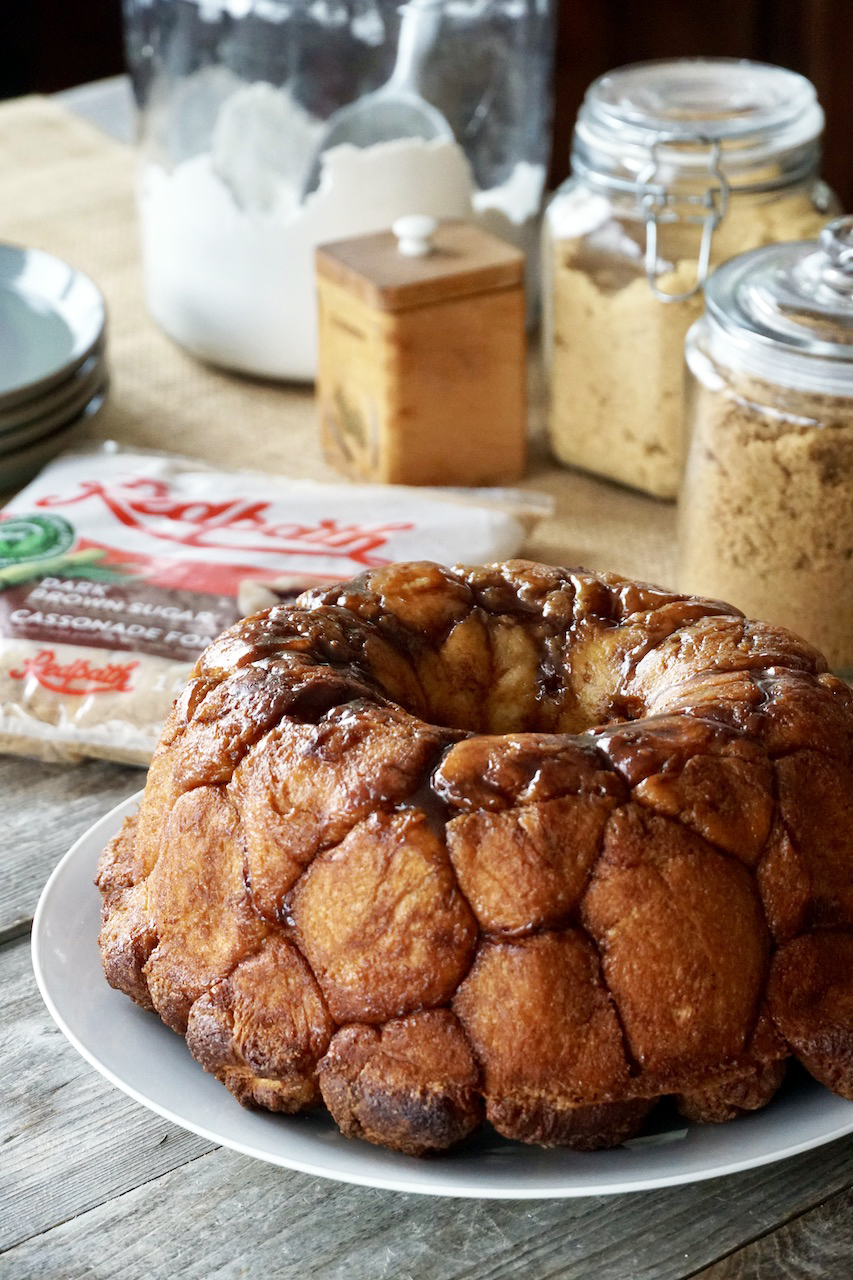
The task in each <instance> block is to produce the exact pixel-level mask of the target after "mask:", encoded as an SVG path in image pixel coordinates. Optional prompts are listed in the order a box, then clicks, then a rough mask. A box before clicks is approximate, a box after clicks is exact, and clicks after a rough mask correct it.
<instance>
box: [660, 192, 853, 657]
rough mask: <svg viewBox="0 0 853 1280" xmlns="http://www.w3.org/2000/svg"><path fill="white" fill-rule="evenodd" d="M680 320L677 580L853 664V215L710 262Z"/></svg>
mask: <svg viewBox="0 0 853 1280" xmlns="http://www.w3.org/2000/svg"><path fill="white" fill-rule="evenodd" d="M705 293H706V311H705V314H704V316H703V317H702V318H701V319H700V320H698V321H697V322H696V324H694V325H693V326H692V328H691V329H690V331H689V333H688V336H687V343H686V358H687V366H688V371H689V372H688V412H687V421H688V432H689V448H688V454H687V465H686V469H685V474H684V482H683V485H682V490H681V495H680V503H679V588H680V589H682V590H684V591H688V592H695V593H697V594H701V595H708V596H712V597H714V598H722V599H725V600H730V601H731V602H732V603H733V604H735V605H737V606H738V607H739V608H740V609H742V610H743V611H744V613H746V614H747V615H749V616H750V617H757V618H761V619H764V620H766V621H768V622H774V623H779V624H781V625H783V626H786V627H789V628H790V629H791V630H794V631H796V632H798V633H800V634H801V635H803V636H805V638H806V639H807V640H810V641H811V642H812V644H814V645H815V646H816V647H817V648H819V649H821V650H822V651H823V653H824V654H825V655H826V657H827V659H828V661H829V664H830V666H831V667H833V668H834V669H835V670H836V671H838V672H839V673H840V674H843V675H846V676H848V678H849V676H850V675H851V674H853V217H847V218H838V219H835V220H834V221H833V222H830V223H829V224H828V225H827V226H826V227H825V228H824V229H823V231H822V232H821V234H820V236H819V238H818V240H817V241H816V242H815V241H806V242H799V243H793V244H778V245H770V246H767V247H765V248H763V249H757V250H753V251H751V252H749V253H745V254H741V255H739V256H738V257H736V258H734V259H732V260H731V261H730V262H727V263H725V264H724V265H723V266H721V267H720V268H718V270H717V271H715V272H714V274H713V275H712V276H711V277H710V279H709V280H708V282H707V285H706V290H705Z"/></svg>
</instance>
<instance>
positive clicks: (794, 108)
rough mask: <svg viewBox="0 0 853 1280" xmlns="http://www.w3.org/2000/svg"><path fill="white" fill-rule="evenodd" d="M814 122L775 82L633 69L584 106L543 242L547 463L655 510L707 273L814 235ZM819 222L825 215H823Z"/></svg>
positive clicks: (810, 108)
mask: <svg viewBox="0 0 853 1280" xmlns="http://www.w3.org/2000/svg"><path fill="white" fill-rule="evenodd" d="M822 127H823V113H822V111H821V109H820V106H819V105H818V103H817V100H816V97H815V90H814V88H813V86H812V85H811V84H810V83H809V82H808V81H807V80H804V79H803V77H802V76H799V75H795V74H794V73H793V72H790V71H787V70H784V69H782V68H780V67H773V66H767V65H764V64H760V63H747V62H743V61H739V60H738V61H735V60H730V59H725V58H703V59H671V60H665V61H661V62H653V63H638V64H635V65H633V66H629V67H622V68H619V69H617V70H615V71H612V72H610V73H609V74H608V75H606V76H602V77H600V78H599V80H597V81H595V82H594V83H593V84H592V85H591V86H590V88H589V89H588V91H587V94H586V97H585V100H584V103H583V105H582V108H581V111H580V114H579V116H578V120H577V123H576V126H575V131H574V137H573V140H572V174H571V177H570V178H569V180H568V181H567V182H566V183H565V184H563V186H562V187H561V188H560V189H559V190H558V191H557V193H556V194H555V195H554V197H553V199H552V200H551V202H550V203H549V206H548V209H547V211H546V215H545V222H544V231H543V264H544V271H545V279H544V287H543V299H544V307H545V317H544V318H545V325H544V329H545V355H546V363H547V365H548V370H549V380H550V396H549V416H548V430H549V437H550V443H551V448H552V450H553V453H554V455H555V457H556V458H557V459H558V460H559V461H560V462H563V463H567V464H569V465H572V466H576V467H580V468H582V469H583V470H585V471H589V472H592V473H593V474H597V475H600V476H604V477H606V478H607V479H610V480H615V481H617V482H619V483H620V484H624V485H628V486H629V487H631V488H634V489H638V490H640V491H642V492H645V493H648V494H651V495H653V496H655V497H659V498H669V499H672V498H674V497H675V496H676V495H677V493H678V488H679V483H680V480H681V474H682V468H683V462H684V457H683V422H684V388H683V378H682V353H683V350H684V339H685V335H686V333H687V331H688V329H689V328H690V325H691V324H692V323H693V322H694V321H695V320H696V319H698V317H699V316H700V315H701V313H702V286H703V284H704V281H705V278H706V275H707V273H708V272H709V271H710V269H712V268H713V267H715V266H716V265H718V264H720V263H723V262H726V261H727V260H728V259H730V258H732V257H733V256H735V255H736V254H739V253H742V252H744V251H745V250H748V249H754V248H758V247H760V246H762V245H767V244H773V243H776V242H778V241H785V240H798V239H806V238H813V237H814V236H816V235H817V234H818V233H819V231H820V229H821V227H822V226H823V224H824V222H825V221H826V218H827V216H829V213H831V212H833V211H834V210H833V203H834V197H833V196H832V195H831V193H830V192H829V191H828V189H827V188H826V187H825V185H824V184H823V183H822V182H821V181H820V180H819V177H818V164H819V155H820V151H819V142H820V134H821V130H822ZM828 210H829V213H828V212H827V211H828Z"/></svg>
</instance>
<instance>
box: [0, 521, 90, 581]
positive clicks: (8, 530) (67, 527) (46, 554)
mask: <svg viewBox="0 0 853 1280" xmlns="http://www.w3.org/2000/svg"><path fill="white" fill-rule="evenodd" d="M73 544H74V526H73V525H71V524H69V522H68V521H67V520H64V519H63V518H62V516H54V515H48V516H43V515H22V516H10V518H9V519H8V520H0V568H6V567H7V566H9V565H25V564H36V563H38V561H40V560H55V559H56V558H57V557H58V556H62V555H64V554H65V552H66V551H67V550H68V549H69V547H71V546H73Z"/></svg>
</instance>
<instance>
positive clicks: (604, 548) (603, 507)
mask: <svg viewBox="0 0 853 1280" xmlns="http://www.w3.org/2000/svg"><path fill="white" fill-rule="evenodd" d="M134 176H135V158H134V154H133V151H132V149H131V148H129V147H126V146H124V145H123V144H121V143H118V142H115V141H113V140H112V139H111V138H108V137H106V136H105V135H104V134H103V133H102V132H101V131H100V130H98V129H96V128H94V127H93V126H91V125H89V124H87V123H85V122H83V121H81V120H79V119H77V118H76V117H74V116H72V115H71V114H70V113H69V112H68V111H67V110H66V109H65V108H63V107H61V106H59V105H58V104H57V103H55V102H53V101H51V100H49V99H45V98H40V97H28V98H21V99H17V100H14V101H11V102H8V103H5V104H3V105H2V106H0V239H2V240H5V241H8V242H12V243H16V244H21V245H27V246H30V247H34V248H40V249H45V250H48V251H49V252H51V253H54V254H57V255H58V256H59V257H61V258H63V259H65V260H66V261H67V262H69V263H71V264H72V265H73V266H75V267H78V268H79V269H80V270H82V271H85V272H86V273H87V274H88V275H90V276H91V277H92V279H93V280H95V281H96V283H97V284H98V286H99V287H100V289H101V290H102V291H103V294H104V296H105V298H106V301H107V307H108V312H109V332H108V350H109V363H110V368H111V373H112V385H111V391H110V396H109V400H108V402H107V405H106V406H105V408H104V409H103V410H102V412H101V413H100V414H99V415H98V416H97V417H96V418H95V419H94V420H93V421H92V422H91V423H90V424H88V425H87V426H86V427H85V428H84V429H83V432H82V436H81V435H78V436H76V437H75V439H79V438H87V437H93V438H100V439H113V440H117V441H120V442H121V443H126V444H132V445H143V446H146V447H148V448H154V449H159V450H170V451H177V452H180V453H183V454H186V455H189V456H192V457H197V458H203V459H205V460H207V461H208V462H211V463H215V464H218V465H229V466H240V467H252V468H256V469H261V470H264V471H267V472H279V473H282V474H285V475H289V476H293V477H307V478H312V479H317V480H340V479H341V477H340V476H338V475H337V473H336V472H334V471H332V470H331V468H329V467H328V466H327V465H326V464H325V462H324V461H323V458H322V455H321V452H320V447H319V441H318V432H317V424H316V416H315V409H314V399H313V393H312V391H311V390H310V389H304V388H298V387H292V386H284V385H280V384H273V383H266V382H259V381H256V380H252V379H248V378H241V377H238V376H234V375H232V374H227V373H222V372H219V371H217V370H214V369H211V368H209V367H207V366H205V365H204V364H201V363H200V362H199V361H197V360H195V359H194V358H193V357H191V356H189V355H187V354H186V353H185V352H183V351H182V350H181V349H180V348H179V347H177V346H176V345H175V344H174V343H173V342H171V341H170V340H169V339H168V338H167V337H165V335H164V334H162V333H161V332H160V330H159V329H158V328H157V327H156V325H155V324H154V323H153V321H151V320H150V318H149V316H148V314H147V311H146V308H145V302H144V298H143V293H142V273H141V266H140V251H139V235H138V226H137V218H136V209H135V203H134ZM543 404H544V391H543V387H542V381H541V377H540V375H539V372H538V368H537V366H536V362H535V360H534V361H532V365H531V388H530V433H531V450H530V463H529V468H528V475H527V478H526V479H525V481H524V487H525V488H528V489H535V490H539V491H544V492H546V493H549V494H551V495H553V498H554V500H555V503H556V507H555V514H554V516H553V517H552V518H548V519H546V520H543V521H542V522H541V523H540V524H539V525H538V527H537V528H536V530H535V533H534V534H533V535H532V536H531V538H530V540H529V542H528V545H527V546H526V547H525V554H528V555H530V556H532V557H534V558H536V559H541V560H546V561H550V562H552V563H562V564H567V565H581V566H583V567H585V568H589V569H611V570H613V571H614V572H616V573H623V574H626V575H628V576H631V577H639V578H645V579H647V580H649V581H654V582H658V583H660V584H661V585H664V586H670V587H671V586H673V585H674V561H675V557H674V549H675V512H674V509H673V507H672V505H671V504H667V503H661V502H657V501H655V500H653V499H649V498H644V497H642V496H639V495H636V494H633V493H630V492H628V491H625V490H622V489H619V488H617V487H616V486H613V485H610V484H607V483H604V482H599V481H596V480H593V479H590V478H589V477H587V476H583V475H580V474H577V473H575V472H572V471H570V470H568V469H565V468H562V467H559V466H557V465H556V464H555V463H553V462H552V461H551V460H550V458H549V456H548V451H547V448H546V445H545V441H544V435H543V416H544V415H543ZM459 426H460V430H464V423H460V424H459Z"/></svg>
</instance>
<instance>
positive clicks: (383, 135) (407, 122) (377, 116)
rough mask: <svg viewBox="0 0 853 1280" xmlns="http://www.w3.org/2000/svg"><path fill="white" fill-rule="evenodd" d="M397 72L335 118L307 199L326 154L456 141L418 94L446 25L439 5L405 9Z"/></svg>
mask: <svg viewBox="0 0 853 1280" xmlns="http://www.w3.org/2000/svg"><path fill="white" fill-rule="evenodd" d="M401 15H402V16H401V19H400V36H399V40H398V42H397V58H396V61H395V63H394V70H393V71H392V73H391V76H390V77H389V79H388V80H386V82H385V84H383V85H382V86H381V88H379V89H375V90H374V91H373V93H368V94H366V95H365V96H364V97H363V98H359V99H358V101H357V102H352V103H349V104H348V105H347V106H345V107H341V109H340V110H339V111H336V112H335V113H334V115H332V116H330V118H329V120H328V123H327V125H326V130H325V132H324V134H323V137H322V140H321V142H320V145H319V147H318V148H317V151H316V153H315V156H314V161H313V163H312V165H311V168H310V170H309V172H308V178H307V180H306V182H305V185H304V187H303V189H302V195H303V199H304V197H305V196H307V195H308V194H309V193H310V192H312V191H314V190H315V189H316V188H317V187H318V186H319V184H320V170H321V167H322V158H323V153H324V152H326V151H328V150H329V149H330V148H331V147H338V146H341V145H342V144H343V143H349V144H350V145H351V146H354V147H370V146H373V144H374V143H377V142H393V141H394V140H395V139H396V138H423V139H425V140H426V141H427V142H429V141H432V140H433V139H434V138H452V137H453V130H452V129H451V128H450V125H449V124H448V123H447V121H446V120H445V118H444V116H443V115H442V114H441V112H440V111H439V110H438V109H437V108H436V107H434V106H433V105H432V104H431V103H429V102H427V101H426V99H425V98H422V97H421V95H420V93H419V92H418V81H419V79H420V73H421V67H422V66H423V63H424V59H425V58H426V56H427V54H428V53H429V51H430V49H431V48H432V47H433V45H434V44H435V39H436V36H437V34H438V29H439V27H440V26H441V19H442V5H441V3H440V2H439V0H409V3H408V4H406V5H404V6H403V8H402V10H401Z"/></svg>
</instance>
